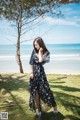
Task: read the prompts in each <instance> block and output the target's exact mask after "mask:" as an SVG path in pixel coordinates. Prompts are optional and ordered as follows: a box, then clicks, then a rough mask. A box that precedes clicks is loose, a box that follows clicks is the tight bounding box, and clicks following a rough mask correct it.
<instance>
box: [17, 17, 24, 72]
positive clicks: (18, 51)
mask: <svg viewBox="0 0 80 120" xmlns="http://www.w3.org/2000/svg"><path fill="white" fill-rule="evenodd" d="M21 18H22V15H21V16H20V19H19V21H18V22H17V25H18V26H17V30H18V39H17V46H16V47H17V48H16V60H17V63H18V65H19V70H20V73H24V72H23V67H22V62H21V58H20V36H21V26H22V21H21Z"/></svg>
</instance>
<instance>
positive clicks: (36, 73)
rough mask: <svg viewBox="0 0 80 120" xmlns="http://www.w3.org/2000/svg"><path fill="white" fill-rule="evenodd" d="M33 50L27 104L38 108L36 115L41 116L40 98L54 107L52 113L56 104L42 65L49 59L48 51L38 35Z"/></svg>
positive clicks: (31, 107)
mask: <svg viewBox="0 0 80 120" xmlns="http://www.w3.org/2000/svg"><path fill="white" fill-rule="evenodd" d="M33 46H34V50H33V52H32V55H31V58H30V61H29V64H30V67H31V72H30V100H29V106H30V109H31V110H32V111H36V105H35V101H36V104H37V108H38V113H37V115H38V116H41V105H40V98H41V100H42V101H43V102H44V103H46V104H47V105H49V106H51V107H53V108H54V113H57V112H58V111H57V104H56V102H55V100H54V96H53V93H52V91H51V90H50V86H49V83H48V81H47V78H46V74H45V71H44V67H43V65H44V64H45V63H47V62H49V60H50V52H49V51H48V49H47V48H46V46H45V44H44V41H43V40H42V38H40V37H38V38H36V39H35V40H34V42H33Z"/></svg>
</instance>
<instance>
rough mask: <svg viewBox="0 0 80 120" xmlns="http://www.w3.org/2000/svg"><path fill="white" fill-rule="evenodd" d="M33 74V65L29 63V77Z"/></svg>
mask: <svg viewBox="0 0 80 120" xmlns="http://www.w3.org/2000/svg"><path fill="white" fill-rule="evenodd" d="M33 77H34V74H33V65H30V78H31V79H33Z"/></svg>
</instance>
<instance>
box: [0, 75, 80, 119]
mask: <svg viewBox="0 0 80 120" xmlns="http://www.w3.org/2000/svg"><path fill="white" fill-rule="evenodd" d="M47 79H48V81H49V84H50V86H51V90H52V91H53V93H54V96H55V99H56V102H57V104H58V110H59V113H58V114H57V115H55V114H54V113H53V112H52V111H53V109H52V108H51V109H48V108H49V107H47V106H46V105H45V104H43V108H44V110H45V111H47V110H48V111H47V113H45V114H42V117H41V118H40V120H80V75H61V74H47ZM10 100H11V101H10ZM28 102H29V74H18V73H17V74H16V73H14V74H0V112H8V114H9V120H38V118H36V117H35V113H33V112H31V111H30V110H29V106H28Z"/></svg>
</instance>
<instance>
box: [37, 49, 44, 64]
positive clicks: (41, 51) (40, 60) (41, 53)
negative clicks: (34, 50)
mask: <svg viewBox="0 0 80 120" xmlns="http://www.w3.org/2000/svg"><path fill="white" fill-rule="evenodd" d="M42 55H43V49H42V48H40V50H39V55H38V58H39V62H42V61H43V59H42Z"/></svg>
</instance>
